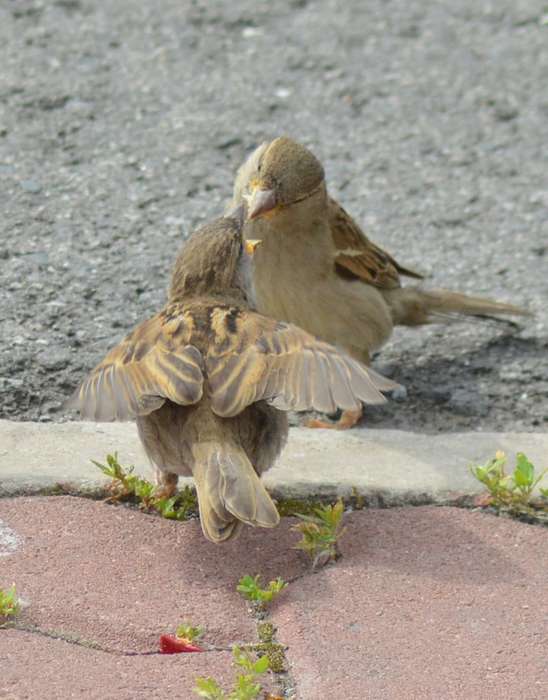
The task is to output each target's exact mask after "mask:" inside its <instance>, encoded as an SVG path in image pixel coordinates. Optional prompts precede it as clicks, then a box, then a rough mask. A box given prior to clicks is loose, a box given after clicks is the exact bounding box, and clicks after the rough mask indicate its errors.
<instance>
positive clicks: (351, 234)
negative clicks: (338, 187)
mask: <svg viewBox="0 0 548 700" xmlns="http://www.w3.org/2000/svg"><path fill="white" fill-rule="evenodd" d="M329 224H330V227H331V233H332V236H333V242H334V243H335V247H336V248H337V253H336V255H335V267H336V268H337V269H338V270H339V271H340V272H341V274H347V275H349V276H352V277H357V278H359V279H361V280H363V281H364V282H367V283H368V284H372V285H373V286H375V287H379V288H381V289H395V288H396V287H400V286H401V285H400V274H401V275H406V276H407V277H415V278H416V279H422V275H420V274H419V273H418V272H414V271H413V270H408V269H407V268H405V267H402V266H401V265H400V264H399V263H398V262H396V260H394V258H393V257H391V256H390V255H389V254H388V253H386V252H385V251H384V250H382V248H379V247H378V246H377V245H375V244H374V243H373V242H372V241H370V240H369V239H368V238H367V236H366V235H365V234H364V232H363V231H362V230H361V228H360V227H359V226H358V225H357V224H356V222H355V221H354V219H353V218H352V217H351V216H350V215H349V214H348V213H347V212H346V211H345V210H344V209H343V208H342V207H341V205H340V204H338V202H336V201H335V200H334V199H330V200H329Z"/></svg>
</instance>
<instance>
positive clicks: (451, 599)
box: [0, 497, 548, 700]
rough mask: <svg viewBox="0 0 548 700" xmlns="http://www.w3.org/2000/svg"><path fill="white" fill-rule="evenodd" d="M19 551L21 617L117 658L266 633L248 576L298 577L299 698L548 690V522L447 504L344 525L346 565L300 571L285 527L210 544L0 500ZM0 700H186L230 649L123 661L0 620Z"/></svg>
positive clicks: (66, 506)
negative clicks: (182, 639) (177, 634)
mask: <svg viewBox="0 0 548 700" xmlns="http://www.w3.org/2000/svg"><path fill="white" fill-rule="evenodd" d="M0 520H2V521H3V522H4V523H5V525H7V526H9V527H10V528H11V529H12V530H13V531H15V533H17V534H18V535H19V536H20V547H19V549H18V550H16V551H15V552H13V553H11V554H8V555H7V556H3V557H2V558H1V559H0V586H1V587H5V586H8V585H10V584H11V583H12V582H15V583H16V585H17V589H18V592H19V594H20V595H21V596H22V597H23V598H24V599H25V600H26V601H27V602H28V604H29V605H28V607H27V608H26V609H25V610H24V612H23V614H22V615H21V617H20V621H21V622H23V623H32V624H35V625H38V626H40V627H41V628H42V629H48V630H52V629H55V630H61V631H62V632H64V633H65V634H67V633H68V634H73V635H77V636H80V637H82V638H84V639H88V640H93V641H94V642H98V643H100V644H101V645H104V646H106V647H108V648H111V649H114V650H123V651H126V652H127V651H131V652H135V651H152V650H155V649H156V648H157V640H158V637H159V635H160V634H161V633H163V632H169V631H173V629H174V626H175V625H176V624H177V623H178V622H180V621H182V620H185V619H186V620H189V621H191V622H193V623H195V624H202V625H205V626H206V628H207V636H206V639H207V641H208V642H210V643H212V644H216V645H228V644H231V643H234V642H238V641H240V642H241V641H254V640H255V639H256V633H255V624H254V622H253V620H252V619H251V618H250V616H249V615H248V612H247V611H246V605H245V603H244V602H243V601H242V600H241V599H240V597H239V596H238V595H237V594H236V592H235V590H234V589H235V586H236V583H237V580H238V579H239V578H240V576H241V575H242V574H244V573H248V572H249V573H259V572H260V573H262V574H263V576H264V577H265V578H266V579H268V578H271V577H275V576H278V575H281V576H283V577H284V578H286V579H289V578H292V577H295V576H298V575H299V574H303V575H302V576H301V578H300V579H298V580H296V581H294V582H293V583H291V585H290V586H289V587H288V589H287V591H286V592H284V594H283V596H281V597H280V599H279V600H278V601H277V604H275V606H274V607H273V608H272V611H271V614H272V618H273V620H274V622H275V623H276V625H277V626H278V630H279V631H278V639H279V640H280V641H282V642H283V643H285V644H287V645H288V651H287V657H288V659H289V662H290V673H291V677H292V679H293V681H294V682H295V685H296V688H297V696H296V697H297V699H298V700H323V699H324V698H329V700H338V699H339V698H344V700H353V699H354V698H356V699H357V700H358V699H359V700H362V698H366V699H369V698H371V699H372V700H384V699H390V700H392V699H394V700H399V699H400V698H402V697H405V698H413V699H414V698H417V699H422V698H425V699H430V698H432V699H435V700H452V699H453V698H454V699H457V698H458V699H460V698H465V699H466V700H474V699H476V698H478V699H482V700H483V699H484V698H487V700H490V699H491V698H497V700H498V699H499V698H502V699H503V700H505V699H506V698H508V700H510V699H512V700H514V699H515V698H519V700H537V699H538V700H541V699H542V700H544V698H546V697H548V669H547V659H548V641H547V640H548V629H547V622H548V616H547V613H548V531H547V530H546V529H545V528H541V527H534V526H530V525H525V524H522V523H518V522H515V521H510V520H504V519H500V518H495V517H493V516H490V515H485V514H483V513H478V512H470V511H465V510H458V509H454V508H453V509H452V508H434V507H421V508H405V509H393V510H371V511H363V512H360V513H354V514H352V515H350V516H348V517H347V519H346V520H347V532H346V533H345V536H344V538H343V540H342V551H343V555H344V556H343V558H342V559H341V560H340V561H339V562H337V564H336V565H335V566H331V567H327V568H326V569H324V570H322V571H320V572H319V573H316V574H308V573H306V566H305V564H304V562H303V559H302V555H301V554H300V553H297V552H295V551H294V550H292V549H291V545H292V544H293V543H294V542H295V534H294V533H290V532H289V526H290V524H291V522H290V521H288V520H284V521H283V522H282V525H281V526H280V527H279V528H278V529H276V530H274V531H265V530H262V531H259V530H246V531H244V533H243V536H242V537H240V539H239V540H236V541H235V542H233V543H229V544H228V545H226V546H220V547H216V546H214V545H212V544H210V543H208V542H207V541H206V540H205V539H204V538H203V536H202V534H201V531H200V528H199V524H198V523H197V522H190V523H175V522H170V521H166V520H162V519H160V518H157V517H153V516H149V515H145V514H143V513H140V512H138V511H135V510H131V509H128V508H124V507H115V506H111V505H107V504H104V503H99V502H93V501H89V500H85V499H76V498H69V497H58V498H16V499H5V500H1V501H0ZM0 667H1V669H2V670H1V672H0V698H2V700H5V699H11V700H16V699H17V700H19V699H21V698H33V700H34V698H36V697H39V698H41V699H44V700H47V699H49V698H53V699H56V698H73V697H77V698H107V699H108V698H111V697H112V698H118V699H124V698H128V699H129V698H132V699H133V698H136V699H139V698H156V697H162V698H166V697H177V698H184V699H186V698H189V699H190V698H192V697H194V695H193V694H192V692H191V688H192V687H193V684H194V680H195V678H196V676H198V675H212V676H216V677H219V679H224V680H226V681H228V679H229V678H231V677H233V671H231V670H230V654H228V652H223V651H212V652H208V653H207V654H184V655H177V656H173V657H171V656H170V657H166V656H161V655H157V654H156V655H150V656H122V655H119V654H115V653H107V652H103V651H96V650H93V649H87V648H84V647H82V646H77V645H74V644H69V643H67V642H65V641H60V640H55V639H49V638H45V637H43V636H40V635H38V634H36V633H28V632H23V631H19V630H0Z"/></svg>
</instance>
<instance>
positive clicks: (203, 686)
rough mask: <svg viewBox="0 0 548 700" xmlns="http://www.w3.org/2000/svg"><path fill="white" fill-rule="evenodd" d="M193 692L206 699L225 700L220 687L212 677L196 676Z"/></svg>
mask: <svg viewBox="0 0 548 700" xmlns="http://www.w3.org/2000/svg"><path fill="white" fill-rule="evenodd" d="M194 692H195V693H196V695H199V696H200V697H201V698H206V700H225V698H226V695H225V694H224V692H223V690H222V688H221V687H220V685H219V684H218V683H217V681H215V680H213V678H196V687H195V688H194Z"/></svg>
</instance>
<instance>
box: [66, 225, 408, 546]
mask: <svg viewBox="0 0 548 700" xmlns="http://www.w3.org/2000/svg"><path fill="white" fill-rule="evenodd" d="M256 244H257V242H256V241H254V242H248V243H246V244H245V245H244V243H243V240H242V223H241V221H236V220H234V219H228V218H224V219H218V220H217V221H214V222H213V223H211V224H209V225H207V226H204V227H203V228H201V229H200V230H198V231H196V233H194V235H192V236H191V238H190V239H189V240H188V241H187V242H186V244H185V245H184V247H183V249H182V251H181V253H180V254H179V256H178V258H177V261H176V263H175V267H174V270H173V274H172V278H171V286H170V289H169V294H168V302H167V304H166V306H165V307H164V308H163V309H162V310H161V311H160V312H159V313H157V314H156V315H155V316H153V317H152V318H149V319H148V320H146V321H143V322H142V323H141V324H139V325H138V326H137V327H136V328H135V330H133V331H132V332H131V333H130V334H129V335H128V336H126V338H124V340H122V342H121V343H120V344H119V345H117V346H116V347H115V348H113V349H112V350H111V351H110V352H109V353H108V355H107V356H106V357H105V359H104V360H103V361H102V362H101V363H100V364H99V365H98V366H97V367H96V368H95V369H94V370H93V371H92V372H91V373H90V374H89V376H88V377H87V378H86V379H85V380H84V381H83V383H82V385H81V386H80V387H79V388H78V389H77V390H76V392H75V394H74V395H73V397H72V399H71V400H70V401H69V403H68V405H69V407H70V406H72V407H77V408H78V409H79V410H80V413H81V415H82V417H83V418H87V419H91V420H96V421H112V420H129V419H132V418H136V419H137V427H138V431H139V436H140V439H141V441H142V443H143V445H144V448H145V450H146V452H147V454H148V456H149V458H150V459H151V461H152V462H153V464H154V465H155V467H156V474H157V481H158V483H159V485H160V488H161V491H162V493H163V495H171V494H172V493H173V492H174V490H175V487H176V485H177V479H178V476H179V475H187V476H190V475H192V476H193V477H194V480H195V482H196V490H197V494H198V502H199V509H200V519H201V523H202V529H203V531H204V534H205V536H206V537H207V538H208V539H210V540H211V541H213V542H222V541H223V540H226V539H228V538H230V537H232V536H233V535H235V534H236V533H237V532H238V530H239V529H240V526H241V524H242V523H247V524H249V525H254V526H260V527H274V526H275V525H277V524H278V522H279V516H278V511H277V510H276V507H275V505H274V503H273V502H272V500H271V498H270V496H269V495H268V493H267V491H266V490H265V488H264V486H263V484H262V482H261V480H260V478H259V477H260V475H261V473H262V472H264V471H266V470H267V469H269V468H270V467H271V466H272V464H273V463H274V461H275V459H276V458H277V456H278V455H279V453H280V451H281V449H282V447H283V445H284V443H285V440H286V437H287V432H288V427H287V418H286V415H285V413H284V412H283V411H286V410H290V409H292V410H293V409H295V410H304V409H311V408H314V409H316V410H319V411H322V412H331V411H334V410H336V408H337V407H340V408H343V409H354V410H355V409H356V408H357V407H358V406H360V405H361V402H362V401H365V402H366V403H380V402H383V401H384V400H385V399H384V397H383V396H382V394H381V393H380V391H385V390H390V389H393V388H394V387H395V386H396V385H395V384H394V383H393V382H391V381H390V380H387V379H384V378H383V377H381V376H380V375H378V374H376V373H374V372H372V371H371V370H369V369H368V368H366V367H364V366H363V365H361V364H360V363H359V362H357V361H356V360H355V359H353V358H351V357H349V356H347V355H344V354H342V353H340V352H338V351H337V350H336V349H335V348H333V347H331V346H330V345H328V344H327V343H325V342H322V341H319V340H317V339H316V338H314V337H312V336H311V335H309V334H308V333H306V332H305V331H303V330H301V329H300V328H297V327H296V326H293V325H290V324H288V323H284V322H279V321H275V320H272V319H269V318H266V317H265V316H261V315H259V314H257V313H254V312H253V311H251V310H250V305H249V298H250V291H249V290H250V280H251V272H252V270H251V266H252V264H253V256H252V255H251V253H252V251H253V250H254V248H255V246H256ZM246 250H247V252H248V253H249V255H248V254H246Z"/></svg>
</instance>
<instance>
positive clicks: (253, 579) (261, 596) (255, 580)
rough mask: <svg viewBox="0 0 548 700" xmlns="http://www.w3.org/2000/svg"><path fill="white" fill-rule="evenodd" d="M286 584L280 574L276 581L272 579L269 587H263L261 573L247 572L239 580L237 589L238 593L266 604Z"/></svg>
mask: <svg viewBox="0 0 548 700" xmlns="http://www.w3.org/2000/svg"><path fill="white" fill-rule="evenodd" d="M286 586H287V583H286V582H285V581H284V580H283V579H281V578H280V577H279V576H278V578H277V579H276V580H275V581H270V583H269V584H268V587H267V588H261V577H260V575H259V574H257V575H256V576H249V574H247V575H246V576H242V578H241V579H240V580H239V582H238V585H237V586H236V590H237V591H238V593H241V594H242V595H243V596H244V598H247V599H248V600H251V601H253V602H255V603H261V604H263V605H265V604H266V603H270V602H271V601H272V600H273V599H274V598H275V597H276V596H277V595H278V594H279V593H281V592H282V591H283V589H284V588H285V587H286Z"/></svg>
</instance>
